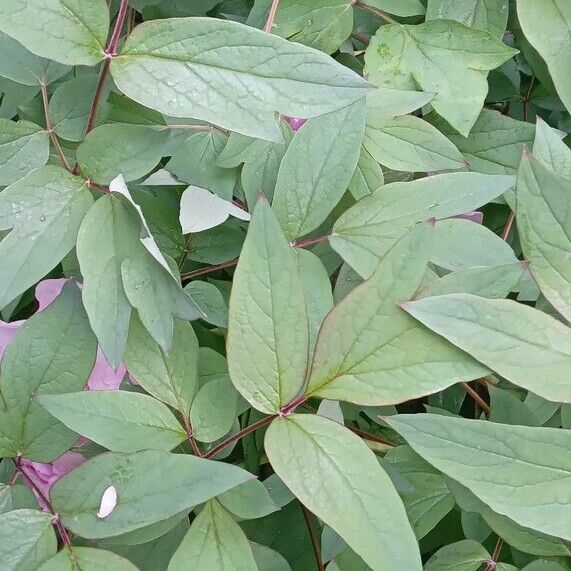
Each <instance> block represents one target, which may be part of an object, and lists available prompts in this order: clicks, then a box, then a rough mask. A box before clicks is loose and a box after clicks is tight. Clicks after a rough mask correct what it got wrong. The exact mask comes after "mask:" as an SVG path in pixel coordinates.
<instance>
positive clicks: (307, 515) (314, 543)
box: [299, 502, 325, 571]
mask: <svg viewBox="0 0 571 571" xmlns="http://www.w3.org/2000/svg"><path fill="white" fill-rule="evenodd" d="M299 506H300V508H301V513H302V514H303V519H304V520H305V524H306V525H307V531H308V532H309V538H310V539H311V547H312V548H313V555H314V557H315V564H316V565H317V569H318V571H325V566H324V565H323V560H322V559H321V548H320V546H319V538H318V537H317V532H316V531H315V526H314V525H313V522H312V521H311V516H312V515H313V514H312V513H311V512H310V511H309V510H308V509H307V508H306V507H305V506H304V505H303V504H302V503H301V502H299Z"/></svg>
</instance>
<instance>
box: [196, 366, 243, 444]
mask: <svg viewBox="0 0 571 571" xmlns="http://www.w3.org/2000/svg"><path fill="white" fill-rule="evenodd" d="M237 402H238V394H237V393H236V390H235V389H234V387H233V385H232V383H231V382H230V379H229V378H228V377H227V376H224V377H222V378H219V379H214V380H212V381H210V382H208V383H206V384H205V385H204V386H203V387H202V388H201V389H200V390H199V391H198V393H197V394H196V397H195V398H194V401H193V402H192V408H191V409H190V422H191V424H192V433H193V435H194V436H195V438H196V439H197V440H198V441H200V442H214V441H215V440H218V439H219V438H222V437H223V436H224V435H225V434H228V432H230V430H231V428H232V426H233V425H234V421H235V420H236V405H237Z"/></svg>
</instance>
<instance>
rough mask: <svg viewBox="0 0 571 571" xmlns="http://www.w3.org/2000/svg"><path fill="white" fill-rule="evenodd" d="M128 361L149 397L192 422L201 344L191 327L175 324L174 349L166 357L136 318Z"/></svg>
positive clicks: (130, 327)
mask: <svg viewBox="0 0 571 571" xmlns="http://www.w3.org/2000/svg"><path fill="white" fill-rule="evenodd" d="M124 361H125V365H126V366H127V368H128V370H129V372H130V373H131V374H132V375H133V376H134V377H135V378H136V379H137V381H138V382H139V384H140V385H141V386H142V387H143V388H144V389H145V390H146V391H147V392H148V393H150V394H151V395H153V396H154V397H155V398H157V399H160V400H162V401H163V402H165V403H166V404H168V405H170V406H172V407H173V408H175V409H176V410H178V411H179V412H181V413H182V414H183V415H184V416H185V417H187V418H188V415H189V414H190V406H191V404H192V399H193V398H194V395H195V392H196V388H197V377H198V340H197V339H196V335H195V334H194V330H193V329H192V326H191V325H190V323H187V322H185V321H182V320H180V319H175V320H174V331H173V339H172V346H171V350H170V353H166V352H165V351H164V350H163V349H161V347H160V346H159V344H158V343H157V342H156V341H155V340H154V339H153V338H152V337H151V335H150V334H149V333H148V332H147V330H146V329H145V327H144V326H143V324H142V323H141V321H140V320H139V319H137V318H132V319H131V323H130V326H129V337H128V340H127V347H126V349H125V355H124Z"/></svg>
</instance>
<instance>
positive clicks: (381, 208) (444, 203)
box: [329, 172, 515, 278]
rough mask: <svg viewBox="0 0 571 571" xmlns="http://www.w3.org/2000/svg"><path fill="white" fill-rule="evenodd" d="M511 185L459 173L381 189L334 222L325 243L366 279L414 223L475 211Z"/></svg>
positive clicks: (509, 180)
mask: <svg viewBox="0 0 571 571" xmlns="http://www.w3.org/2000/svg"><path fill="white" fill-rule="evenodd" d="M514 183H515V178H514V177H512V176H500V175H498V176H492V175H483V174H479V173H467V172H459V173H447V174H441V175H436V176H430V177H427V178H422V179H418V180H415V181H412V182H408V183H404V182H395V183H391V184H387V185H385V186H384V187H382V188H381V189H380V190H378V191H377V192H373V194H371V195H370V196H367V197H365V198H363V199H361V200H359V201H358V202H357V203H356V204H355V205H354V206H353V207H351V208H349V209H348V210H347V211H346V212H345V213H343V214H342V215H341V216H340V217H339V218H338V219H337V221H336V222H335V224H334V226H333V232H332V234H331V236H330V237H329V243H330V244H331V246H332V247H333V249H334V250H335V251H336V252H337V253H338V254H339V255H341V257H342V258H343V259H344V260H345V261H346V262H347V263H348V264H349V265H350V266H351V267H353V269H354V270H356V271H357V272H358V273H359V274H360V275H361V276H362V277H364V278H367V277H369V276H371V274H372V273H373V272H374V270H375V268H376V267H377V264H378V263H379V259H380V258H381V257H382V256H383V254H384V253H385V252H386V251H387V250H388V249H389V248H390V247H391V246H392V245H393V244H394V243H395V241H396V240H398V239H399V238H400V237H401V236H403V235H404V234H405V233H406V232H407V230H409V229H410V228H412V227H413V226H414V225H415V224H417V223H418V222H423V221H425V220H429V219H431V218H436V219H437V220H438V219H442V218H449V217H450V216H454V215H456V214H461V213H463V212H466V211H469V210H474V209H475V208H479V207H480V206H482V205H484V204H486V203H487V202H489V201H490V200H492V199H494V198H496V197H497V196H499V195H500V194H502V193H503V192H505V191H506V190H508V189H509V188H511V187H512V186H513V185H514Z"/></svg>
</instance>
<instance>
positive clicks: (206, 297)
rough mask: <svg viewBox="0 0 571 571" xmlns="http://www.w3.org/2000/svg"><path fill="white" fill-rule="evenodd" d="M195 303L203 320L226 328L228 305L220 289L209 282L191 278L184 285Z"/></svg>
mask: <svg viewBox="0 0 571 571" xmlns="http://www.w3.org/2000/svg"><path fill="white" fill-rule="evenodd" d="M184 291H186V292H187V293H188V295H190V297H192V299H193V300H194V301H195V303H196V305H197V306H198V307H199V308H200V309H201V310H202V312H203V313H204V317H202V319H204V321H206V322H208V323H210V324H212V325H215V326H216V327H222V328H223V329H228V307H226V302H225V301H224V297H223V296H222V294H221V293H220V290H219V289H218V288H217V287H216V286H215V285H214V284H211V283H210V282H203V281H200V280H193V281H191V282H190V283H189V284H188V285H186V286H185V287H184Z"/></svg>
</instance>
